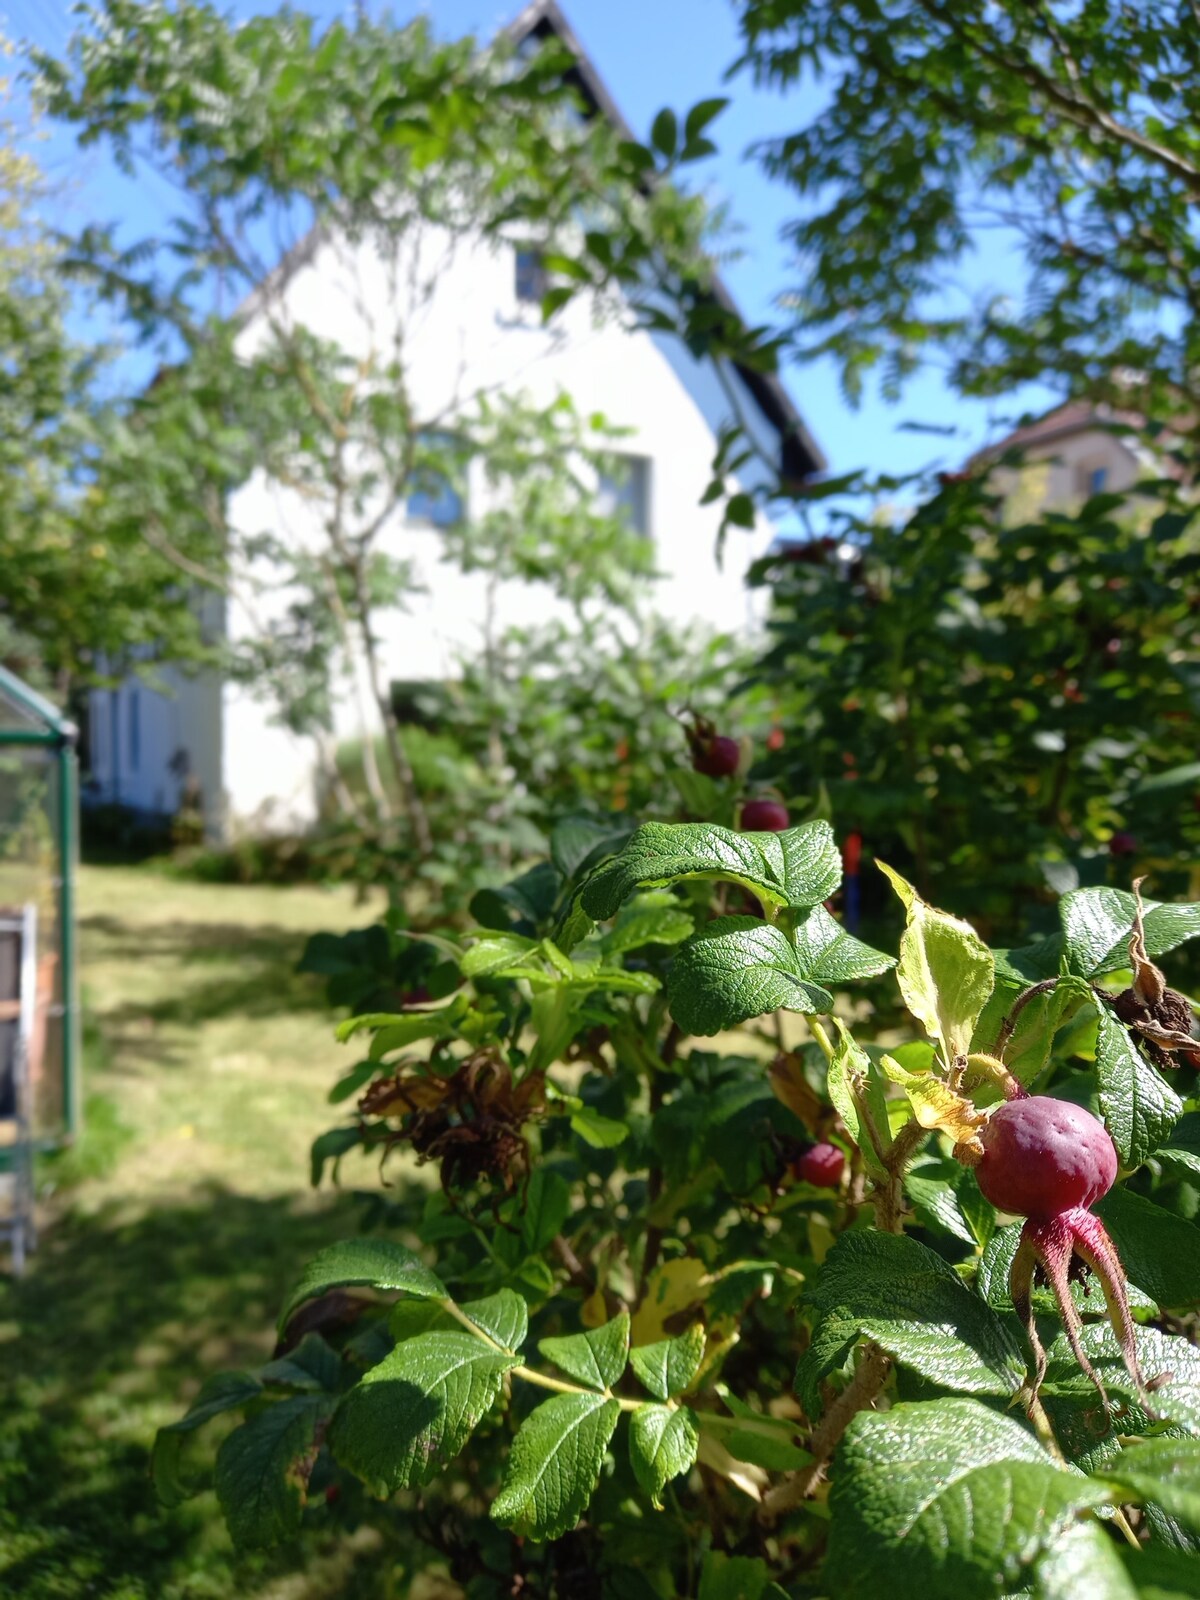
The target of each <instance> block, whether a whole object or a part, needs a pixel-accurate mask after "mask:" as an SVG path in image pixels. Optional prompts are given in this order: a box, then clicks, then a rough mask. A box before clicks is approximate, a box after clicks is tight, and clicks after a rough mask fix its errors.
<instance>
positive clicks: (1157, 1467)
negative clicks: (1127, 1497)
mask: <svg viewBox="0 0 1200 1600" xmlns="http://www.w3.org/2000/svg"><path fill="white" fill-rule="evenodd" d="M1101 1475H1102V1476H1103V1477H1105V1478H1106V1479H1108V1480H1109V1481H1110V1482H1112V1483H1119V1484H1120V1485H1121V1487H1122V1488H1123V1489H1128V1490H1130V1491H1131V1492H1132V1493H1133V1494H1134V1495H1135V1496H1136V1497H1137V1498H1138V1499H1139V1500H1152V1501H1154V1503H1155V1504H1156V1505H1159V1506H1161V1507H1162V1508H1163V1510H1164V1511H1165V1512H1166V1513H1167V1514H1168V1516H1171V1517H1174V1518H1175V1519H1176V1520H1177V1521H1178V1522H1181V1523H1182V1524H1183V1525H1184V1527H1186V1528H1190V1529H1191V1530H1192V1531H1193V1532H1194V1533H1200V1439H1145V1440H1143V1441H1142V1442H1141V1443H1140V1444H1134V1445H1129V1446H1128V1447H1127V1448H1126V1449H1124V1450H1122V1451H1121V1453H1120V1454H1119V1455H1118V1456H1115V1457H1114V1458H1113V1460H1111V1461H1108V1462H1106V1463H1105V1465H1104V1467H1103V1469H1102V1474H1101Z"/></svg>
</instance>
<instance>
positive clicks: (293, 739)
mask: <svg viewBox="0 0 1200 1600" xmlns="http://www.w3.org/2000/svg"><path fill="white" fill-rule="evenodd" d="M512 35H513V37H514V39H515V40H516V42H517V43H518V44H520V43H521V42H523V41H524V40H525V39H540V38H544V37H546V36H548V35H555V36H557V37H558V38H559V39H560V40H561V41H562V43H563V44H565V45H566V46H567V48H568V49H569V50H571V52H572V53H573V55H574V57H575V60H576V62H577V69H576V79H577V86H578V88H579V89H580V91H581V93H582V95H583V97H584V99H585V101H586V103H587V105H588V107H589V108H590V114H591V115H593V116H604V117H608V118H610V119H613V120H614V121H615V122H616V123H617V124H618V126H619V127H620V128H621V130H622V131H623V132H624V133H628V130H627V129H625V127H624V124H623V123H621V122H620V118H619V114H618V113H617V112H616V110H615V108H614V107H613V104H612V102H611V100H610V99H609V97H608V94H607V92H606V91H605V89H604V86H603V84H602V83H601V82H600V80H599V79H598V78H597V76H596V73H595V71H594V69H593V68H592V66H591V64H590V63H589V62H588V60H587V58H586V57H585V56H584V54H583V52H582V50H581V49H580V47H579V45H578V43H577V41H576V40H575V38H574V36H573V35H572V33H571V31H570V29H569V28H568V27H567V24H566V23H565V21H564V19H563V17H562V15H561V13H560V12H559V11H558V9H557V7H556V6H555V5H554V4H553V3H552V0H539V3H537V4H534V5H531V6H529V7H528V8H527V9H526V11H525V12H523V13H522V15H521V16H520V17H519V18H518V20H517V22H516V23H515V24H514V26H513V29H512ZM430 231H431V232H432V230H430ZM420 248H422V249H425V250H428V249H431V248H432V249H435V250H436V249H437V248H441V249H442V251H443V255H442V259H441V260H440V261H439V262H437V263H436V271H435V272H434V273H432V274H429V275H428V278H429V281H431V282H432V281H436V287H435V288H434V290H433V292H432V293H431V294H430V295H428V296H427V297H422V298H421V300H420V303H419V304H416V305H412V306H407V307H406V306H404V305H394V304H393V302H392V301H390V300H389V299H388V281H387V278H386V276H385V274H384V272H383V271H382V268H381V264H380V262H379V261H378V259H376V258H375V257H373V256H372V255H370V253H369V252H366V251H364V249H363V248H362V247H358V246H351V245H349V244H347V243H346V242H345V241H343V240H339V239H337V238H334V237H330V236H328V235H321V234H317V233H314V234H313V235H312V236H311V237H310V238H309V239H308V240H307V241H305V242H304V244H303V245H302V247H301V248H300V249H299V250H297V251H295V252H293V254H292V256H291V258H289V259H288V260H287V261H285V263H284V264H283V265H282V267H281V268H280V269H277V273H276V275H275V279H274V281H273V283H271V284H269V285H268V286H267V290H268V291H269V292H271V293H273V294H276V295H278V296H281V297H283V298H284V299H285V301H286V307H287V314H288V316H289V317H290V318H291V319H292V320H293V321H294V322H295V323H297V324H304V325H307V326H309V327H311V328H312V329H313V330H314V331H315V332H316V333H318V334H319V335H321V336H322V337H325V338H330V337H333V338H336V339H338V340H339V341H340V342H341V343H342V344H343V345H344V346H345V347H347V348H349V349H351V350H353V349H354V348H355V346H356V342H357V343H358V344H359V345H361V343H362V340H363V323H362V316H363V312H362V307H363V306H364V305H370V306H371V307H372V313H373V314H377V313H378V310H379V308H380V307H381V306H383V307H387V308H388V309H389V314H391V312H392V311H393V310H394V314H395V316H397V317H402V318H405V319H406V321H405V323H404V326H405V342H406V359H407V362H408V372H409V381H410V385H411V389H412V392H413V393H414V394H415V395H416V396H417V397H418V400H419V403H420V405H421V407H422V408H423V411H424V413H425V414H427V415H431V416H436V415H439V414H441V413H442V412H444V411H445V410H446V409H447V408H451V409H452V407H453V402H454V399H455V395H456V394H457V393H461V392H470V393H486V392H489V391H490V392H496V391H500V392H504V391H507V392H509V393H513V394H516V393H520V394H522V395H524V396H527V397H528V398H529V399H530V400H532V401H533V403H535V404H536V405H546V406H548V405H550V404H551V403H552V402H553V401H554V400H555V398H556V397H557V396H558V395H559V394H562V393H565V394H567V395H569V396H570V397H571V399H572V400H573V401H574V402H575V404H576V406H577V408H578V410H579V411H580V413H581V414H583V415H588V414H590V413H593V412H597V411H598V412H602V413H603V414H604V416H605V418H606V419H607V421H608V422H609V423H611V424H612V425H614V426H615V427H618V428H621V429H626V430H628V434H627V436H626V437H624V438H622V439H621V440H620V441H619V444H618V449H619V450H620V452H621V453H622V454H623V455H624V456H625V458H626V459H625V466H626V469H627V471H626V473H625V475H624V481H623V482H622V483H621V484H620V485H617V484H615V483H614V484H609V485H606V484H604V483H601V484H598V486H597V492H598V495H599V496H600V497H601V498H603V497H605V496H607V497H609V498H610V499H612V500H615V501H618V502H619V503H620V504H621V505H622V506H623V507H624V508H625V510H626V513H627V514H628V516H629V517H630V518H631V520H632V521H633V523H634V525H635V527H637V528H638V529H639V530H640V531H641V532H642V533H643V534H644V535H645V537H646V538H647V539H650V540H651V541H652V542H653V545H654V552H655V558H656V563H657V565H658V567H659V569H660V571H661V572H662V573H663V574H664V577H663V579H662V581H661V582H660V583H659V585H658V586H657V588H656V590H655V594H654V603H655V605H656V607H657V609H658V610H659V611H660V612H661V613H663V614H664V615H666V616H669V617H671V618H672V619H673V620H675V621H678V622H680V623H685V622H689V621H692V620H696V621H700V622H708V623H710V624H712V625H714V626H716V627H720V628H722V629H726V630H727V629H728V628H729V627H730V626H731V625H732V626H737V625H738V624H739V623H745V624H747V625H749V624H750V623H751V622H752V621H753V620H754V618H753V614H752V612H751V609H750V599H749V596H748V592H747V591H746V589H745V586H744V583H743V575H744V572H745V569H746V567H747V566H748V565H749V563H750V562H751V561H752V560H753V559H754V558H755V557H756V556H758V555H761V554H762V553H763V551H764V550H765V549H766V547H767V545H768V544H769V543H770V538H771V529H770V527H769V526H768V525H767V524H766V522H765V521H763V522H761V523H760V525H759V526H758V527H757V528H756V529H754V530H753V531H751V532H748V533H745V534H741V533H738V532H736V531H735V532H734V533H733V534H732V535H731V536H730V538H729V540H728V542H727V546H726V552H725V557H724V565H723V569H722V568H719V567H718V565H717V560H716V555H715V540H716V534H717V529H718V525H719V522H720V515H721V508H720V506H717V505H709V506H702V505H701V504H700V499H701V496H702V494H703V491H704V489H705V486H706V484H707V481H708V477H709V469H710V463H711V460H712V456H713V451H714V447H715V441H716V437H717V434H718V431H719V429H720V427H721V425H722V424H723V423H725V422H727V421H729V420H731V410H732V408H731V405H730V400H729V396H728V393H727V390H726V388H725V387H724V386H723V381H722V380H724V383H725V384H729V385H732V386H734V387H735V388H736V390H737V391H738V394H737V403H738V410H739V411H740V412H741V413H742V416H743V420H744V422H745V424H746V425H747V427H748V428H750V430H751V431H752V432H753V433H754V435H755V436H756V438H757V441H758V443H759V445H760V446H761V447H762V448H763V449H764V451H765V452H768V453H769V455H770V457H771V459H772V460H774V461H775V462H776V463H777V469H778V474H779V475H781V476H782V477H783V478H785V479H787V480H790V481H792V482H797V481H803V480H804V479H805V478H807V477H809V476H811V475H812V474H814V473H816V472H818V471H819V470H820V469H821V468H822V467H823V466H824V464H825V463H824V461H823V458H822V456H821V453H820V451H819V450H818V448H817V447H816V445H815V444H814V443H813V441H812V439H811V437H810V435H809V433H808V431H807V429H806V427H805V425H804V422H803V420H802V419H801V417H800V415H799V414H798V412H797V411H796V409H795V407H794V406H793V404H792V402H791V401H790V399H789V398H788V396H787V394H786V393H785V392H784V390H783V388H782V387H781V385H780V384H779V383H778V382H777V381H776V380H775V379H774V378H772V377H769V376H764V375H763V374H761V373H756V372H752V371H750V370H742V369H733V370H730V371H729V372H728V373H726V374H718V373H717V372H716V371H715V370H714V369H713V368H712V366H711V365H708V364H701V363H699V362H697V361H696V360H695V359H694V358H693V357H692V356H691V355H690V354H689V353H688V352H687V350H686V349H685V348H684V347H683V345H682V344H681V342H680V341H678V340H675V339H672V338H670V337H667V336H664V335H662V334H657V333H651V332H647V331H629V330H628V329H626V328H624V327H622V326H620V325H619V324H618V323H617V322H615V321H613V320H611V319H609V320H604V319H602V318H600V317H598V316H596V315H595V314H594V307H593V306H592V305H590V304H589V303H588V301H587V300H586V299H583V298H581V299H579V300H577V301H575V302H573V303H571V304H570V305H568V306H567V307H566V308H565V310H564V311H562V312H560V313H559V315H558V316H557V317H556V318H555V319H554V320H553V322H552V323H551V324H550V326H548V327H547V326H543V323H542V317H541V310H540V300H541V296H542V293H543V290H544V283H543V278H542V272H541V267H540V262H539V260H538V258H537V256H536V255H535V254H534V253H532V252H531V251H529V250H527V249H524V248H522V247H521V245H520V244H519V243H508V244H503V243H499V242H497V241H496V240H494V239H491V240H489V239H485V238H484V237H483V236H482V235H480V236H479V237H478V238H476V239H474V240H468V241H466V242H465V243H464V241H463V240H461V239H457V240H454V241H450V240H449V239H448V238H446V239H443V240H442V242H441V245H440V246H439V245H438V244H437V241H436V240H435V241H434V244H433V245H432V246H431V245H430V244H429V242H428V239H426V241H425V242H424V243H423V244H422V245H421V246H420ZM714 293H715V294H716V295H717V296H718V297H720V298H722V299H724V300H725V301H726V303H728V297H727V295H726V293H725V290H724V289H723V288H722V287H721V286H720V285H719V284H718V285H717V286H716V288H715V290H714ZM262 331H263V330H262V327H261V318H259V319H257V320H256V311H255V305H254V301H253V299H252V301H251V303H250V305H249V306H248V314H247V321H246V328H245V331H244V334H243V338H244V340H246V341H247V342H248V344H251V345H252V343H253V341H255V340H256V339H258V338H259V337H261V336H262ZM763 476H764V477H765V472H764V474H763ZM742 481H743V484H744V485H747V486H750V485H752V484H753V483H754V482H755V479H754V478H753V477H752V476H751V475H749V474H748V473H745V474H743V479H742ZM466 492H467V496H468V498H469V499H471V500H472V501H476V505H475V507H474V508H473V509H479V508H480V507H482V505H483V504H484V503H485V502H484V499H483V496H484V495H485V485H484V484H483V483H482V482H476V481H473V480H470V481H468V484H467V491H466ZM477 496H478V497H479V499H478V500H476V497H477ZM285 501H286V494H285V491H283V490H282V489H281V488H280V487H279V485H277V484H274V483H272V482H270V481H267V480H266V479H265V478H256V479H254V480H252V481H251V482H250V483H248V484H247V485H245V486H244V487H243V488H242V489H241V490H240V491H239V492H238V494H237V496H236V497H235V500H234V502H233V504H232V505H231V508H230V515H231V520H232V521H233V523H234V525H235V526H237V527H239V528H243V529H245V530H247V531H253V530H256V529H262V528H271V527H274V528H277V529H284V528H286V529H287V530H288V536H289V537H293V536H294V530H295V529H296V528H297V527H302V526H303V518H304V511H303V509H302V508H300V507H298V505H297V504H296V503H295V502H294V501H293V502H292V503H291V504H286V503H285ZM462 511H463V507H462V506H461V504H460V503H459V502H458V500H457V498H456V497H455V495H454V494H453V493H452V492H451V491H449V490H448V489H444V490H440V491H438V490H433V491H430V492H422V493H414V494H412V495H410V497H409V499H408V503H407V506H405V507H403V508H399V509H398V514H397V518H396V523H395V526H394V527H392V528H390V529H389V533H388V539H389V540H390V541H392V542H391V543H390V544H389V546H388V548H389V550H390V552H391V553H393V554H401V553H402V554H403V555H404V556H405V557H406V558H407V559H410V560H411V561H413V562H414V564H415V566H416V568H417V571H418V574H419V578H420V580H421V581H422V582H423V584H424V586H425V592H424V593H423V594H418V595H417V596H416V597H415V598H414V599H413V600H412V602H411V604H410V606H409V607H408V608H407V609H406V610H405V611H404V612H402V613H401V612H397V613H396V614H395V619H394V624H393V625H391V626H390V627H388V628H387V629H385V630H384V633H385V646H384V649H385V666H386V671H387V673H388V675H389V677H390V678H391V680H392V681H393V682H405V681H411V680H414V679H416V680H426V681H429V680H436V679H444V678H446V677H448V676H451V675H452V674H453V673H454V671H455V662H456V658H457V656H458V655H459V654H461V653H462V652H469V651H472V650H475V649H477V648H478V646H479V643H480V642H481V635H482V627H483V621H484V616H485V609H486V605H487V580H486V578H485V577H484V576H483V575H482V574H470V575H464V574H463V573H461V572H460V571H458V570H457V569H456V568H454V567H452V566H450V565H448V564H446V563H444V562H442V561H441V560H440V527H441V525H442V524H443V523H444V522H445V521H446V520H447V519H453V518H456V517H458V516H460V515H461V513H462ZM250 576H251V577H253V576H255V575H253V574H251V575H250ZM257 579H258V581H257V582H255V583H253V584H252V588H253V604H247V603H245V602H244V600H243V599H241V598H234V599H231V600H230V601H229V602H228V603H227V604H226V605H225V606H224V607H221V608H218V609H217V610H216V611H214V615H213V624H214V626H215V627H216V628H217V629H218V630H220V631H223V632H224V633H225V635H226V636H227V637H228V638H230V639H231V640H232V641H234V642H237V641H239V640H243V639H245V638H246V637H248V636H250V635H251V634H253V633H254V632H255V631H256V630H259V629H261V627H262V625H263V621H264V617H267V618H269V617H270V616H272V615H275V616H279V615H281V614H282V612H283V609H284V607H285V606H286V603H287V596H286V594H280V593H279V592H278V584H277V583H274V584H273V582H272V573H271V571H270V569H264V570H262V571H260V572H258V573H257ZM236 592H237V591H235V593H236ZM243 592H244V591H243ZM550 614H551V612H550V608H549V607H548V604H547V597H546V594H545V592H544V591H541V590H539V589H536V588H531V587H526V586H517V585H510V586H507V587H506V588H505V589H504V590H503V592H502V593H501V595H500V596H499V600H498V604H497V606H496V612H495V620H496V621H498V622H499V624H500V625H502V626H507V625H513V624H525V625H528V624H533V623H537V622H541V621H545V620H547V619H548V617H549V615H550ZM164 678H165V679H166V683H167V689H168V692H167V693H163V694H160V693H157V692H155V691H154V690H152V689H150V688H148V687H147V686H146V685H145V684H143V683H139V682H136V681H134V680H130V681H128V682H127V683H125V684H124V685H122V686H121V687H120V688H119V689H116V690H112V691H98V692H96V693H95V694H94V695H93V696H92V704H91V727H90V750H91V775H92V789H93V794H94V796H95V797H96V798H99V799H103V800H107V801H115V802H119V803H121V804H124V805H128V806H131V807H134V808H137V809H139V810H143V811H146V812H153V813H158V814H171V813H173V812H175V811H176V810H177V809H178V808H179V806H180V805H181V803H184V802H185V801H186V799H187V795H188V793H189V792H191V793H193V794H194V792H195V790H196V787H197V785H198V787H199V790H200V792H201V794H202V795H203V802H204V809H205V814H206V822H207V825H208V828H209V830H210V832H213V833H227V832H229V831H231V830H234V831H236V830H238V829H252V828H268V829H269V828H288V829H291V828H297V827H302V826H304V825H306V824H307V823H309V822H311V821H312V820H313V819H314V818H315V816H316V811H317V805H318V793H317V781H316V780H317V774H318V762H317V757H316V750H315V746H314V744H313V742H312V741H311V740H309V739H307V738H304V737H300V736H297V735H295V734H292V733H291V732H289V731H288V730H287V729H286V728H284V727H282V726H280V725H279V724H278V722H277V721H276V720H274V717H273V712H272V707H271V705H270V704H268V703H266V702H264V701H263V700H262V699H258V698H256V697H255V696H254V694H253V693H252V692H250V691H249V690H248V689H246V688H243V687H239V686H237V685H234V684H232V683H229V682H223V681H221V680H219V679H218V678H216V677H215V676H214V675H212V674H209V675H207V676H201V677H194V678H188V677H185V676H184V675H183V674H181V673H177V672H173V671H172V670H171V669H167V670H166V671H165V673H164ZM367 698H368V699H369V697H367ZM357 699H358V703H357V705H356V697H355V696H354V695H353V694H347V695H346V696H345V697H344V703H339V706H338V710H337V713H336V718H337V722H336V726H335V728H334V730H333V735H334V738H335V739H341V738H346V737H351V736H354V735H357V734H358V733H360V732H361V730H362V728H363V725H364V724H363V719H362V714H361V713H362V697H361V696H359V697H357Z"/></svg>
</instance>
